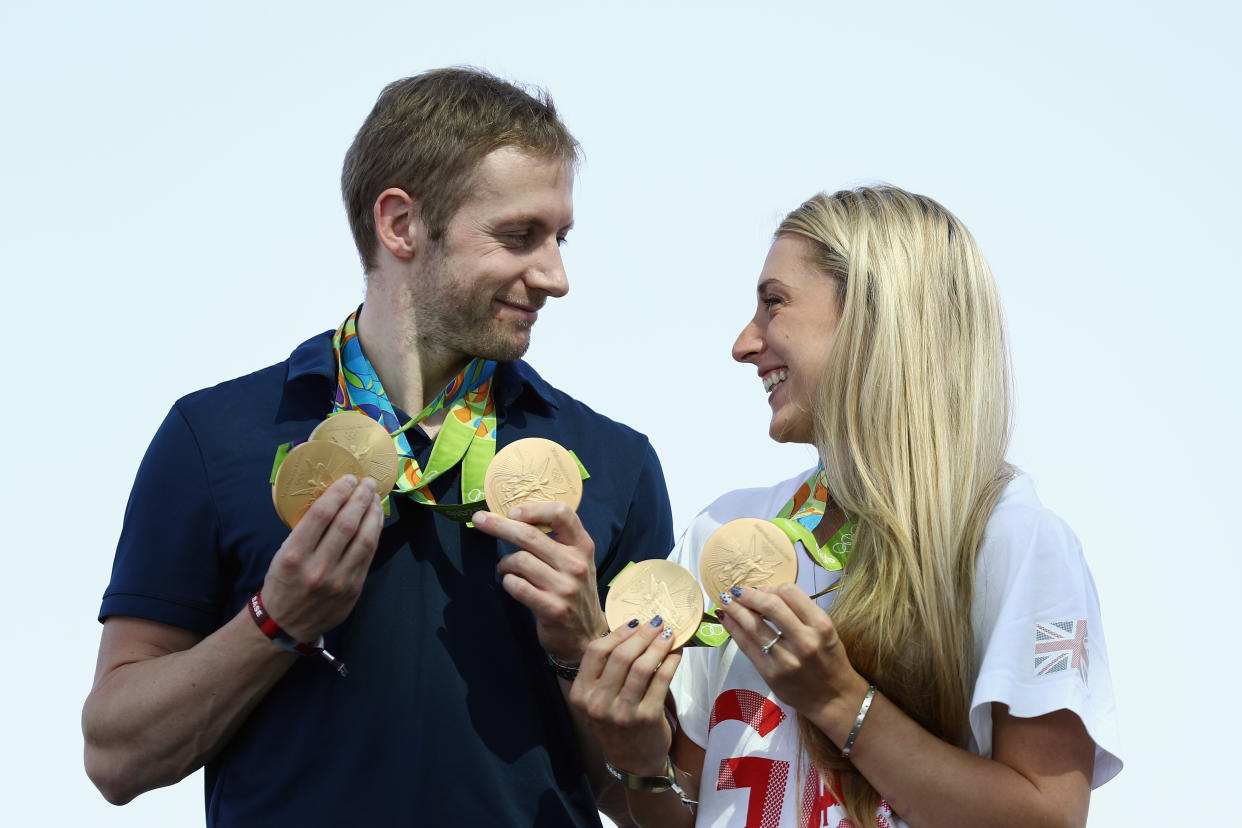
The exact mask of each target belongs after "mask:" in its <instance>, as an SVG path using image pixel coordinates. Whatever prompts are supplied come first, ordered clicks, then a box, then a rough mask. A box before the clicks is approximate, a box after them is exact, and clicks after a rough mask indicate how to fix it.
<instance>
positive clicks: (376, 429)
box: [310, 410, 400, 500]
mask: <svg viewBox="0 0 1242 828" xmlns="http://www.w3.org/2000/svg"><path fill="white" fill-rule="evenodd" d="M310 439H311V442H317V441H327V442H330V443H336V444H337V445H338V446H340V447H341V448H345V449H348V450H349V453H350V454H352V455H353V456H354V457H355V458H357V460H358V462H359V463H361V464H362V473H363V474H365V475H367V476H368V477H371V478H372V479H374V480H375V493H376V494H378V495H379V496H380V500H383V499H384V498H385V497H387V496H388V493H389V492H391V491H392V487H393V486H395V485H396V484H397V473H398V471H399V470H400V466H399V465H398V464H399V458H398V457H397V447H396V446H395V445H394V444H393V441H392V435H391V434H389V433H388V431H387V429H385V428H384V427H383V426H382V425H380V424H379V423H377V422H376V421H375V420H372V419H371V418H370V417H368V416H367V415H366V414H363V413H362V412H361V411H356V410H351V411H342V412H340V413H339V414H334V415H332V416H331V417H329V418H328V419H326V420H324V421H323V422H322V423H320V424H319V425H317V426H316V427H315V430H314V431H312V432H311V436H310Z"/></svg>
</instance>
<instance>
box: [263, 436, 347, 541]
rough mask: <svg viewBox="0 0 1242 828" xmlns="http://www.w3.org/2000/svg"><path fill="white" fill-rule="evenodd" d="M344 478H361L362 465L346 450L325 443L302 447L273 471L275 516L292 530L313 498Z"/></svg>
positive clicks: (316, 442)
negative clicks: (351, 476) (349, 475)
mask: <svg viewBox="0 0 1242 828" xmlns="http://www.w3.org/2000/svg"><path fill="white" fill-rule="evenodd" d="M347 474H352V475H354V476H355V477H358V478H361V477H362V476H363V471H362V464H361V463H359V462H358V458H356V457H354V455H353V454H352V453H350V451H349V449H346V448H342V447H341V446H338V445H337V444H336V443H330V442H328V441H326V440H317V441H315V442H313V443H302V444H301V445H300V446H297V447H296V448H294V449H293V450H292V451H290V452H289V454H288V455H286V456H285V460H284V462H283V463H281V464H280V468H279V469H277V470H276V482H275V483H273V484H272V500H273V502H274V503H275V504H276V514H278V515H280V519H281V520H283V521H284V522H285V525H286V526H288V527H289V528H290V529H292V528H293V527H294V526H297V524H298V521H299V520H301V519H302V516H303V515H305V514H306V511H307V510H308V509H309V508H310V507H311V504H312V503H314V502H315V498H317V497H319V495H321V494H323V491H324V489H326V488H328V487H329V486H331V485H332V484H333V483H334V482H336V481H337V480H338V479H339V478H341V477H344V476H345V475H347Z"/></svg>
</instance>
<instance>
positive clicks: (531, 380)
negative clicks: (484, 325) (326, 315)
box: [288, 331, 558, 411]
mask: <svg viewBox="0 0 1242 828" xmlns="http://www.w3.org/2000/svg"><path fill="white" fill-rule="evenodd" d="M332 333H333V332H332V331H324V332H323V333H321V334H318V335H316V336H313V337H311V338H310V339H308V340H306V341H305V342H303V343H302V344H301V345H299V346H298V347H297V348H295V349H294V350H293V353H292V354H290V355H289V374H288V379H289V380H290V381H292V380H296V379H299V378H300V377H304V376H308V375H314V376H321V377H325V378H327V379H328V380H329V381H332V382H335V381H336V358H335V357H334V356H333V354H332ZM494 393H495V397H496V403H497V405H498V406H499V407H500V410H502V411H503V410H504V409H506V408H508V407H509V406H510V405H512V404H513V403H514V402H516V401H517V400H518V398H520V397H521V396H522V395H523V394H526V393H529V394H531V395H533V396H534V397H535V398H536V399H538V400H541V401H542V402H543V403H544V405H546V406H548V407H550V408H557V407H558V406H557V404H556V396H555V395H554V394H553V393H552V386H550V385H548V383H547V382H545V381H544V379H543V377H541V376H539V374H537V373H535V369H534V368H531V367H530V365H529V364H527V363H526V362H525V361H524V360H520V359H519V360H517V361H516V362H501V363H498V364H497V365H496V388H495V391H494Z"/></svg>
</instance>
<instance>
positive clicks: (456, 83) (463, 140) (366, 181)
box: [341, 67, 579, 271]
mask: <svg viewBox="0 0 1242 828" xmlns="http://www.w3.org/2000/svg"><path fill="white" fill-rule="evenodd" d="M502 146H512V147H516V148H518V149H521V150H524V151H527V152H530V153H531V154H533V155H537V156H540V157H545V158H559V159H564V160H565V161H566V162H569V163H577V160H578V152H579V148H578V142H577V141H576V140H575V139H574V137H573V136H572V135H570V133H569V130H568V129H566V128H565V125H564V124H563V123H561V120H560V117H559V116H558V115H557V114H556V108H555V107H554V106H553V104H552V99H551V98H550V97H549V96H548V94H547V93H546V92H545V91H543V90H542V89H533V90H531V91H527V90H526V89H523V88H520V87H518V86H515V85H514V84H511V83H509V82H507V81H504V80H501V79H500V78H497V77H496V76H494V75H491V74H489V73H487V72H484V71H481V70H478V69H473V68H463V67H453V68H449V69H434V70H432V71H430V72H424V73H423V74H421V75H415V76H414V77H412V78H403V79H402V80H399V81H395V82H393V83H390V84H389V85H388V86H386V87H384V91H383V92H381V93H380V96H379V99H378V100H377V101H376V102H375V107H374V108H373V109H372V110H371V114H370V115H368V116H367V119H366V121H364V122H363V124H362V128H361V129H359V130H358V134H357V135H356V136H354V142H353V144H352V145H351V146H350V148H349V152H347V153H345V165H344V167H343V169H342V170H341V195H342V197H343V198H344V200H345V211H346V213H348V215H349V226H350V229H351V230H352V231H353V234H354V242H355V243H356V244H357V245H358V254H359V255H360V256H361V257H362V266H363V268H364V269H365V270H367V271H370V270H371V268H372V267H374V266H375V254H376V251H377V247H378V244H379V242H378V240H377V239H376V237H375V214H374V207H375V200H376V199H377V198H379V194H380V193H382V192H384V190H387V189H388V188H389V187H398V188H400V189H402V190H404V191H405V192H406V193H408V194H409V195H410V197H411V198H413V199H414V200H415V201H416V202H417V203H418V207H419V215H420V217H421V219H422V220H423V221H424V222H425V223H426V224H427V227H428V230H429V232H430V235H431V238H432V239H433V240H438V239H439V238H441V237H442V236H443V235H444V231H445V228H447V227H448V223H449V220H450V219H452V217H453V215H454V214H455V213H456V212H457V209H458V208H459V207H460V206H461V204H462V202H463V201H465V199H466V197H467V196H468V195H469V193H470V187H471V183H472V179H473V174H474V171H475V168H476V167H477V166H478V164H479V162H480V161H481V160H482V159H483V156H485V155H487V154H488V153H489V152H491V151H492V150H494V149H496V148H497V147H502Z"/></svg>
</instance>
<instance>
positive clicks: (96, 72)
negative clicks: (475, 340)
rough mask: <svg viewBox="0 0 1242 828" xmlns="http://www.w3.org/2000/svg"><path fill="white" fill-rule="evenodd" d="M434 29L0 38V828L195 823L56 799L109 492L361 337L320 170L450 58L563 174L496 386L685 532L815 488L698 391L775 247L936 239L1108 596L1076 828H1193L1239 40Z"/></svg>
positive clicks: (179, 802)
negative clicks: (515, 102) (640, 474)
mask: <svg viewBox="0 0 1242 828" xmlns="http://www.w3.org/2000/svg"><path fill="white" fill-rule="evenodd" d="M446 5H448V4H423V3H413V2H411V3H400V2H398V3H384V4H379V3H365V2H358V3H352V4H345V3H341V4H333V3H315V2H298V3H290V2H283V3H245V4H242V3H237V4H233V3H215V4H210V5H205V4H195V5H193V6H186V5H183V4H171V3H148V4H141V3H124V2H122V3H110V4H102V3H83V2H61V3H56V4H44V5H41V6H39V7H38V8H37V9H36V8H35V7H34V6H33V4H31V5H27V4H17V3H11V2H6V3H5V4H4V6H3V11H0V70H2V71H0V77H3V81H2V82H0V83H2V87H0V88H2V89H3V96H2V98H0V101H2V102H0V112H2V113H3V129H0V181H2V182H3V188H4V192H5V195H6V197H5V198H4V199H3V201H2V202H0V239H2V244H0V274H2V275H3V294H2V295H3V308H4V312H5V314H6V316H7V317H8V318H9V319H10V321H12V322H13V323H14V325H15V327H14V328H12V329H10V330H12V334H13V335H12V336H10V337H9V339H8V342H9V346H8V347H10V348H11V349H13V353H12V354H10V357H9V360H8V362H9V365H10V369H9V370H10V373H11V377H10V378H11V379H13V380H15V381H16V380H17V379H21V380H22V381H21V382H20V383H17V384H16V385H13V386H11V387H12V389H13V391H14V393H13V395H12V399H10V401H9V402H8V403H7V404H6V405H5V407H4V408H5V410H4V413H3V414H2V415H0V416H2V417H3V433H5V434H8V435H9V438H8V439H9V443H10V445H9V448H8V449H7V451H6V455H7V456H8V457H9V458H10V460H9V473H8V474H7V475H6V476H5V480H4V483H3V497H2V498H0V503H3V507H2V508H3V510H4V513H3V531H4V537H5V540H4V542H3V543H4V549H5V556H4V560H5V562H6V564H7V567H6V575H7V578H6V587H7V592H8V593H9V595H10V598H9V600H8V608H7V609H6V611H5V612H6V618H5V623H4V631H3V636H4V638H3V648H2V649H0V655H2V656H3V664H4V665H5V671H4V672H5V680H4V682H3V685H2V687H3V689H0V701H2V702H3V703H2V705H0V709H3V711H4V712H3V719H2V721H3V733H2V735H0V744H2V745H3V748H0V823H3V824H4V825H12V826H26V825H57V826H59V825H87V824H89V825H93V826H100V827H101V828H102V827H103V826H165V825H194V824H201V822H202V782H201V775H198V774H196V775H194V776H193V777H191V778H190V779H188V780H186V781H184V782H182V783H181V784H179V785H176V786H174V787H172V788H168V789H164V790H160V791H156V792H152V793H149V794H146V795H144V796H142V797H140V798H139V799H138V800H136V801H135V802H133V803H132V804H130V805H128V806H125V807H124V808H122V809H118V808H114V807H113V806H110V805H108V804H106V803H105V802H104V800H103V799H102V797H100V796H99V795H98V794H97V793H96V791H95V790H94V788H93V787H92V786H91V784H90V782H89V781H88V780H87V778H86V776H85V774H84V772H83V770H82V759H81V753H82V743H81V731H80V725H79V713H80V709H81V704H82V701H83V699H84V698H85V696H86V693H87V691H88V690H89V688H90V684H91V678H92V674H93V669H94V659H95V652H96V648H97V645H98V637H99V625H98V623H97V622H96V620H95V614H96V612H97V610H98V607H99V599H100V596H101V595H102V592H103V589H104V587H105V585H106V584H107V581H108V576H109V572H110V568H111V561H112V552H113V549H114V546H115V543H116V538H117V535H118V532H119V529H120V524H121V517H122V512H123V509H124V505H125V501H126V498H127V495H128V491H129V487H130V485H131V483H132V480H133V475H134V472H135V471H136V469H137V465H138V462H139V460H140V458H141V457H142V453H143V451H144V450H145V447H146V445H147V442H148V441H149V440H150V438H151V436H152V434H153V433H154V430H155V428H156V426H157V424H158V423H159V422H160V420H161V419H162V418H163V416H164V414H165V412H166V411H167V410H168V407H169V406H170V405H171V404H172V402H173V401H174V400H175V399H176V398H177V397H179V396H181V395H183V394H185V393H188V392H190V391H193V390H195V389H197V388H200V387H203V386H205V385H210V384H214V383H216V382H219V381H222V380H225V379H228V378H231V377H233V376H236V375H239V374H242V373H247V372H249V371H252V370H254V369H256V368H259V367H261V366H264V365H267V364H270V363H272V362H276V361H278V360H281V359H283V358H284V357H285V356H286V355H287V354H288V353H289V351H290V350H292V349H293V347H294V346H296V345H297V344H298V343H299V342H301V341H302V340H304V339H305V338H307V337H308V336H310V335H311V334H313V333H315V332H318V331H321V330H324V329H327V328H330V327H333V326H335V325H337V324H338V323H339V322H340V320H341V319H342V318H343V317H344V315H345V314H346V313H348V312H349V310H351V309H352V308H353V307H354V306H355V305H356V304H357V303H358V302H359V300H360V297H361V291H362V278H361V272H360V269H359V266H358V262H357V258H356V255H355V252H354V248H353V244H352V241H351V238H350V234H349V231H348V228H347V225H346V221H345V217H344V212H343V210H342V208H341V206H340V197H339V192H338V176H339V173H340V164H341V159H342V156H343V154H344V151H345V149H346V147H347V146H348V144H349V142H350V140H351V138H352V136H353V133H354V131H355V130H356V129H357V128H358V126H359V125H360V124H361V122H362V119H363V118H364V117H365V115H366V113H367V112H368V111H369V109H370V107H371V105H372V104H373V102H374V100H375V97H376V95H377V94H378V92H379V90H380V89H381V87H383V85H384V84H386V83H387V82H389V81H392V80H394V79H396V78H398V77H402V76H406V75H410V74H414V73H417V72H419V71H422V70H424V69H428V68H432V67H437V66H442V65H448V64H456V63H469V64H475V65H479V66H482V67H485V68H487V69H490V70H491V71H493V72H496V73H498V74H500V75H502V76H505V77H508V78H510V79H515V80H520V81H523V82H528V83H534V84H539V85H542V86H545V87H547V88H548V89H549V90H550V91H551V92H552V94H553V96H554V98H555V100H556V102H557V104H558V106H559V107H560V109H561V110H562V112H563V115H564V118H565V120H566V122H567V123H568V125H569V127H570V128H571V130H572V131H573V132H574V133H575V134H576V135H577V137H578V138H579V139H580V140H581V142H582V144H583V146H584V148H585V151H586V163H585V165H584V166H583V168H582V171H581V174H580V176H579V178H578V182H577V188H576V195H575V212H576V221H577V228H576V229H575V230H574V231H573V233H572V235H571V238H570V242H569V245H568V246H567V248H566V251H565V256H566V265H567V268H568V272H569V278H570V284H571V293H570V295H569V296H568V297H566V298H565V299H562V300H559V301H555V302H553V303H551V304H550V305H549V306H548V308H547V309H546V310H545V312H544V313H543V314H541V317H540V321H539V323H538V325H537V327H536V329H535V344H534V347H533V348H532V350H531V352H530V355H529V358H530V360H531V361H532V363H533V364H534V365H535V366H536V367H537V368H538V369H539V371H540V372H542V373H543V375H544V376H545V377H546V378H548V379H549V380H550V381H551V382H553V383H554V384H557V385H560V386H562V387H564V388H566V389H567V390H569V391H570V392H571V393H573V394H574V395H576V396H577V397H579V398H580V399H582V400H583V401H585V402H586V403H587V404H589V405H591V406H593V407H595V408H596V409H598V410H600V411H602V412H605V413H607V414H608V415H610V416H612V417H613V418H615V419H619V420H622V421H624V422H626V423H629V424H630V425H632V426H634V427H635V428H637V429H639V430H641V431H643V432H645V433H646V434H648V435H649V436H650V438H651V440H652V442H653V443H654V445H655V447H656V449H657V450H658V451H659V452H660V456H661V458H662V460H663V463H664V470H665V473H666V475H667V478H668V483H669V489H670V492H671V495H672V502H673V511H674V517H675V520H676V524H677V528H678V531H679V532H680V531H681V530H682V529H684V528H685V526H686V525H687V523H688V522H689V520H690V519H691V517H693V515H694V514H695V512H696V511H698V509H700V508H701V507H702V506H704V505H705V504H706V503H707V502H708V501H710V500H711V499H712V498H714V497H715V496H717V495H718V494H720V493H721V492H723V491H725V490H727V489H732V488H737V487H739V486H746V485H759V484H767V483H771V482H775V481H777V480H781V479H784V478H785V477H788V476H789V475H791V474H793V473H794V472H796V471H797V470H799V469H801V468H802V467H804V466H806V465H809V464H810V463H811V462H812V460H813V458H812V453H811V450H810V449H807V448H800V447H788V446H784V447H781V446H776V445H774V444H772V443H771V442H770V441H769V440H768V438H767V436H766V435H767V431H766V423H767V419H768V408H767V405H766V402H765V399H764V395H763V393H762V388H761V386H760V384H759V382H758V380H757V379H756V378H755V376H754V371H753V368H751V367H750V366H738V365H736V364H735V363H733V362H732V360H731V359H730V357H729V347H730V344H731V343H732V341H733V338H734V336H735V335H736V333H737V331H738V330H739V329H740V327H741V325H742V324H743V323H744V321H745V320H746V319H747V318H748V317H749V315H750V313H751V303H752V301H753V300H752V294H753V290H754V284H755V277H756V275H757V274H758V272H759V267H760V265H761V263H762V261H763V257H764V254H765V252H766V247H767V243H768V239H769V236H770V233H771V231H772V229H773V228H774V226H775V224H776V222H777V220H778V219H779V217H780V216H781V215H782V214H783V213H784V212H786V211H787V210H789V209H791V208H792V207H794V206H796V205H797V204H798V203H800V202H801V201H802V200H803V199H805V198H806V197H808V196H809V195H811V194H812V193H814V192H816V191H817V190H821V189H828V190H832V189H837V188H839V187H842V186H849V185H854V184H859V183H868V182H874V181H881V180H883V181H889V182H892V183H894V184H897V185H899V186H903V187H906V188H908V189H912V190H915V191H918V192H922V193H926V194H928V195H931V196H933V197H935V198H937V199H938V200H940V201H941V202H943V203H944V204H945V205H946V206H948V207H949V209H951V210H953V211H954V212H955V213H956V214H957V215H958V216H960V217H961V218H962V220H963V221H965V223H966V224H967V226H968V227H970V228H971V230H972V231H973V232H974V234H975V235H976V237H977V238H978V239H979V241H980V243H981V245H982V247H983V250H984V252H985V254H986V255H987V256H988V258H989V260H990V262H991V265H992V268H993V270H994V272H995V274H996V278H997V281H998V283H999V285H1000V290H1001V294H1002V297H1003V300H1004V302H1005V307H1006V312H1007V315H1008V323H1009V328H1010V334H1011V340H1012V347H1013V354H1014V365H1015V374H1016V386H1017V392H1018V396H1017V419H1016V423H1017V425H1016V431H1015V434H1014V440H1013V444H1012V451H1011V459H1012V460H1013V461H1014V462H1015V463H1017V464H1018V465H1019V466H1021V467H1022V468H1023V469H1025V470H1027V471H1028V472H1030V473H1031V474H1032V475H1033V477H1034V479H1035V481H1036V484H1037V486H1038V489H1039V492H1040V495H1041V497H1042V498H1043V500H1044V502H1045V503H1046V504H1047V505H1048V506H1049V507H1051V508H1053V509H1054V510H1056V511H1058V512H1059V513H1060V514H1062V515H1063V516H1064V517H1065V518H1066V519H1067V520H1068V521H1069V523H1070V524H1071V525H1072V526H1073V527H1074V528H1075V530H1076V531H1077V533H1078V535H1079V536H1080V537H1081V539H1082V542H1083V545H1084V547H1085V549H1086V554H1087V557H1088V560H1089V561H1090V564H1091V567H1092V569H1093V571H1094V574H1095V579H1096V583H1097V585H1098V587H1099V592H1100V597H1101V600H1102V603H1103V610H1104V622H1105V625H1106V633H1107V639H1108V646H1109V651H1110V659H1111V662H1112V672H1113V680H1114V684H1115V686H1116V690H1117V704H1118V707H1119V709H1120V714H1121V729H1122V735H1123V740H1124V741H1123V744H1122V752H1123V756H1124V758H1125V760H1126V768H1125V770H1124V771H1123V772H1122V774H1121V775H1120V776H1119V777H1118V778H1117V779H1115V780H1114V781H1113V782H1111V783H1109V784H1108V785H1106V786H1105V787H1103V788H1101V789H1100V790H1098V791H1097V792H1096V793H1095V794H1094V796H1093V798H1092V803H1091V818H1090V824H1091V825H1092V826H1129V825H1149V824H1156V823H1157V822H1159V823H1161V824H1166V825H1168V824H1176V825H1190V824H1192V823H1193V824H1197V822H1195V819H1196V818H1197V817H1208V816H1210V815H1214V816H1217V817H1220V818H1222V819H1225V820H1227V819H1228V818H1227V816H1224V814H1227V813H1228V812H1230V811H1231V810H1233V809H1232V806H1231V805H1230V802H1231V801H1232V798H1233V794H1234V788H1235V787H1236V774H1235V773H1234V772H1233V770H1232V769H1233V768H1236V764H1237V754H1236V752H1237V746H1238V744H1239V743H1240V742H1242V727H1240V726H1239V717H1238V714H1237V712H1236V695H1237V694H1236V684H1235V681H1234V680H1235V679H1236V677H1237V672H1238V669H1237V658H1236V656H1235V654H1234V651H1235V648H1236V643H1235V641H1236V635H1234V634H1233V633H1232V629H1231V628H1232V626H1233V624H1234V622H1235V619H1236V607H1237V605H1238V603H1239V601H1238V599H1237V590H1238V585H1239V582H1240V580H1242V579H1240V577H1239V576H1240V575H1242V572H1240V567H1239V563H1238V556H1239V552H1240V551H1242V549H1240V546H1242V544H1239V542H1238V540H1237V538H1236V535H1235V532H1234V525H1233V524H1234V522H1235V521H1234V517H1233V515H1234V514H1235V513H1236V503H1237V501H1238V497H1239V494H1240V492H1239V486H1238V484H1237V482H1236V475H1237V468H1238V466H1239V460H1240V459H1242V458H1240V454H1242V452H1240V450H1239V442H1238V438H1237V433H1236V430H1235V429H1236V423H1237V421H1238V418H1239V414H1240V408H1242V406H1239V391H1238V381H1239V370H1238V367H1237V363H1238V359H1239V357H1240V356H1242V348H1240V347H1239V346H1240V345H1242V336H1240V334H1239V329H1240V328H1242V324H1240V323H1239V320H1238V310H1239V307H1240V306H1242V287H1240V286H1239V277H1240V276H1242V267H1240V266H1239V254H1238V245H1237V241H1236V239H1237V238H1238V224H1239V221H1240V220H1242V210H1240V209H1239V206H1238V199H1239V195H1238V194H1239V192H1242V165H1240V163H1239V160H1238V157H1239V147H1240V146H1242V134H1240V133H1242V130H1240V128H1239V127H1240V118H1239V113H1238V94H1239V92H1238V90H1239V87H1240V83H1239V81H1240V80H1242V72H1240V68H1242V63H1240V60H1239V57H1238V49H1237V42H1238V40H1239V36H1240V35H1242V26H1240V25H1239V24H1240V22H1242V17H1240V13H1239V11H1238V9H1239V6H1238V5H1237V4H1236V3H1228V4H1226V3H1219V4H1216V3H1206V2H1190V3H1185V2H1184V3H1179V4H1172V3H1169V4H1151V3H1145V2H1124V3H1122V2H1106V3H1066V2H1044V3H1039V4H1025V5H1024V6H1023V7H1021V8H1019V7H1017V6H1016V5H1011V4H1002V3H996V2H986V3H985V2H980V3H952V2H950V3H875V4H866V3H849V4H846V3H838V2H819V3H805V4H786V3H771V4H768V8H765V9H763V10H759V7H758V4H740V3H729V2H713V3H660V4H656V3H645V2H631V3H626V4H624V5H623V6H622V5H621V4H617V5H615V6H614V5H604V4H588V3H582V4H576V5H572V6H571V5H569V4H564V5H559V4H558V5H552V4H545V5H539V4H534V5H532V4H518V5H514V4H492V3H469V4H460V7H461V8H462V9H463V11H460V12H458V11H445V10H444V7H445V6H446ZM1174 9H1176V10H1174ZM1093 634H1094V631H1093ZM1218 803H1219V804H1218Z"/></svg>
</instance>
